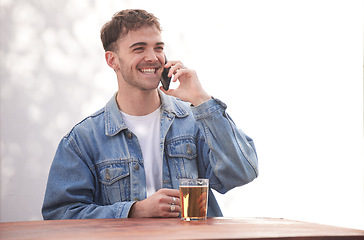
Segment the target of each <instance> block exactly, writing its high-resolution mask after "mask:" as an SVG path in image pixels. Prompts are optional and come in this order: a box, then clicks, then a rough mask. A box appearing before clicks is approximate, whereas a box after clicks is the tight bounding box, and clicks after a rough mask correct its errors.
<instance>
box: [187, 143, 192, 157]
mask: <svg viewBox="0 0 364 240" xmlns="http://www.w3.org/2000/svg"><path fill="white" fill-rule="evenodd" d="M187 154H188V155H191V154H192V149H191V147H190V145H187Z"/></svg>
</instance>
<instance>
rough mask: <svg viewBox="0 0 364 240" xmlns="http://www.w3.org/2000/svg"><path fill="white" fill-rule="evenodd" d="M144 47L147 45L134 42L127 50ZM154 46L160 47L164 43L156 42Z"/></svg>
mask: <svg viewBox="0 0 364 240" xmlns="http://www.w3.org/2000/svg"><path fill="white" fill-rule="evenodd" d="M146 45H148V44H147V43H146V42H136V43H134V44H132V45H131V46H130V47H129V48H134V47H136V46H146ZM155 45H156V46H160V45H163V46H164V42H157V43H156V44H155Z"/></svg>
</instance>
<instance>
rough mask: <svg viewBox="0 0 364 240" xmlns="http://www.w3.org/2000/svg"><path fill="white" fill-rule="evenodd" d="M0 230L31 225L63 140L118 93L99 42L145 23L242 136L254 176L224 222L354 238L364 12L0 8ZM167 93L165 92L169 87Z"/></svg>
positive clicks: (360, 188)
mask: <svg viewBox="0 0 364 240" xmlns="http://www.w3.org/2000/svg"><path fill="white" fill-rule="evenodd" d="M0 7H1V15H0V24H1V25H0V27H1V29H0V30H1V31H0V44H1V50H0V60H1V62H0V67H1V71H0V79H1V92H0V93H1V105H0V106H1V115H0V116H1V119H0V120H1V122H0V123H1V129H0V137H1V145H0V153H1V155H0V157H1V158H0V164H1V165H0V167H1V179H0V181H1V185H0V187H1V188H0V192H1V199H0V221H2V222H8V221H28V220H41V219H42V216H41V212H40V211H41V206H42V202H43V197H44V191H45V186H46V182H47V176H48V171H49V168H50V165H51V162H52V159H53V156H54V154H55V151H56V148H57V145H58V143H59V141H60V139H61V138H62V137H63V136H64V135H65V134H66V133H67V132H68V131H69V130H70V129H71V128H72V127H73V126H74V125H75V124H76V123H77V122H79V121H80V120H82V119H83V118H84V117H86V116H88V115H90V114H92V113H93V112H95V111H97V110H98V109H100V108H102V107H103V106H104V105H105V104H106V102H107V101H108V100H109V99H110V98H111V96H112V95H113V94H114V92H115V91H116V90H117V82H116V77H115V74H114V72H113V71H112V69H110V68H109V67H108V66H107V64H106V62H105V60H104V52H103V49H102V44H101V41H100V37H99V32H100V29H101V27H102V25H103V24H104V23H105V22H106V21H108V20H110V19H111V16H112V15H113V14H114V13H115V12H117V11H120V10H122V9H126V8H142V9H145V10H147V11H150V12H152V13H154V14H155V15H156V16H157V17H158V18H159V19H160V22H161V25H162V27H163V40H164V42H165V43H166V54H167V56H168V58H169V59H170V60H181V61H182V62H183V63H184V64H185V65H186V66H188V67H189V68H193V69H195V70H196V71H197V73H198V76H199V78H200V80H201V82H202V85H203V86H204V88H205V89H206V90H207V92H209V93H210V94H211V95H213V96H215V97H216V98H219V99H221V100H223V101H224V102H225V103H227V105H228V109H227V111H228V112H229V114H230V115H231V117H232V118H233V119H234V121H235V123H236V124H237V125H238V126H239V128H241V129H242V130H243V131H244V132H245V133H246V134H247V135H249V136H250V137H252V138H253V139H254V141H255V145H256V148H257V151H258V157H259V161H260V162H259V164H260V176H259V177H258V179H256V180H255V181H254V182H252V183H250V184H248V185H246V186H243V187H239V188H236V189H233V190H232V191H231V192H229V193H227V194H225V195H219V194H218V196H217V197H218V200H219V202H220V205H221V208H222V210H223V212H224V215H225V216H226V217H278V218H287V219H294V220H303V221H310V222H317V223H322V224H331V225H337V226H344V227H353V228H361V229H364V159H363V1H360V0H351V1H346V0H274V1H272V0H245V1H244V0H242V1H238V0H236V1H233V0H224V1H221V0H219V1H214V0H206V1H203V0H200V1H192V0H184V1H169V0H153V1H149V0H138V1H137V0H134V1H133V0H105V1H96V0H77V1H74V0H63V1H59V0H0ZM172 87H173V85H172Z"/></svg>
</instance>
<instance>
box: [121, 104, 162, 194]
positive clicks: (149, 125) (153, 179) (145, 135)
mask: <svg viewBox="0 0 364 240" xmlns="http://www.w3.org/2000/svg"><path fill="white" fill-rule="evenodd" d="M121 115H122V116H123V118H124V121H125V123H126V125H127V126H128V128H129V129H130V130H131V131H132V132H133V133H134V134H135V135H136V136H137V138H138V141H139V144H140V147H141V148H142V154H143V159H144V169H145V177H146V184H147V196H148V197H149V196H151V195H152V194H153V193H155V192H156V191H158V190H159V189H161V188H162V165H163V161H162V154H161V151H160V125H161V120H160V119H161V116H160V108H158V109H157V110H155V111H154V112H152V113H150V114H148V115H145V116H132V115H128V114H126V113H124V112H122V111H121Z"/></svg>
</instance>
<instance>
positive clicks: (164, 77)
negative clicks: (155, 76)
mask: <svg viewBox="0 0 364 240" xmlns="http://www.w3.org/2000/svg"><path fill="white" fill-rule="evenodd" d="M164 59H165V61H166V62H165V63H164V64H166V63H167V57H166V56H164ZM169 69H171V68H170V67H169V68H164V70H163V72H162V77H161V80H160V81H161V83H162V86H163V88H164V90H166V91H168V89H169V84H170V83H171V79H172V77H168V73H169Z"/></svg>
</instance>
